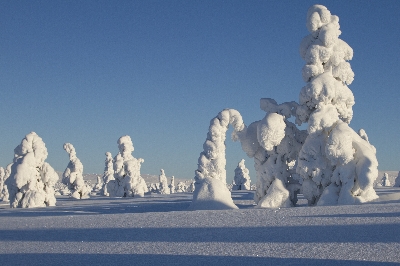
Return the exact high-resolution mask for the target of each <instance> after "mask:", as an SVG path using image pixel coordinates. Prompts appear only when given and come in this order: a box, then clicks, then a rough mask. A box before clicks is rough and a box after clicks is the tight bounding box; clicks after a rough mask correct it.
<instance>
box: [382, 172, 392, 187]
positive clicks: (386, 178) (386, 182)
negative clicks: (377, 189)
mask: <svg viewBox="0 0 400 266" xmlns="http://www.w3.org/2000/svg"><path fill="white" fill-rule="evenodd" d="M381 182H382V183H381V185H382V187H390V186H391V184H390V180H389V175H388V173H384V174H383V177H382V181H381Z"/></svg>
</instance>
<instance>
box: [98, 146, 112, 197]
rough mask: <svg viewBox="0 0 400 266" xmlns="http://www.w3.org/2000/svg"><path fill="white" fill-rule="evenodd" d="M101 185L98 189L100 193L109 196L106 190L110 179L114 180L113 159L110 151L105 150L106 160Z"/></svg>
mask: <svg viewBox="0 0 400 266" xmlns="http://www.w3.org/2000/svg"><path fill="white" fill-rule="evenodd" d="M102 179H103V187H102V189H101V191H100V194H102V195H104V196H109V193H108V191H107V184H108V183H109V182H110V181H111V180H115V178H114V161H113V158H112V155H111V153H110V152H106V160H105V167H104V173H103V177H102Z"/></svg>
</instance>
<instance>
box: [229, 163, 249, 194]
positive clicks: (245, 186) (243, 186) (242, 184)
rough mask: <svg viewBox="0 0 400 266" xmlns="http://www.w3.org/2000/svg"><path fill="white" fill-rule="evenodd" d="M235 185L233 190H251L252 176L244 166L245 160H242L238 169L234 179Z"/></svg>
mask: <svg viewBox="0 0 400 266" xmlns="http://www.w3.org/2000/svg"><path fill="white" fill-rule="evenodd" d="M233 182H234V185H233V186H232V190H250V183H251V180H250V175H249V169H247V168H246V166H245V165H244V159H242V160H241V161H240V162H239V163H238V165H237V167H236V169H235V176H234V177H233Z"/></svg>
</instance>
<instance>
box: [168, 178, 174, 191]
mask: <svg viewBox="0 0 400 266" xmlns="http://www.w3.org/2000/svg"><path fill="white" fill-rule="evenodd" d="M169 190H170V193H171V194H173V193H175V177H174V176H172V177H171V184H170V185H169Z"/></svg>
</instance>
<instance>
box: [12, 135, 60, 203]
mask: <svg viewBox="0 0 400 266" xmlns="http://www.w3.org/2000/svg"><path fill="white" fill-rule="evenodd" d="M46 158H47V148H46V146H45V143H44V142H43V140H42V139H41V138H40V137H39V136H38V135H37V134H36V133H35V132H31V133H29V134H28V135H26V136H25V138H24V139H23V140H22V141H21V144H20V145H18V146H17V147H16V148H15V149H14V160H13V163H12V164H11V165H9V167H7V168H8V169H10V174H9V177H8V178H7V180H6V185H7V187H8V192H9V200H10V206H11V207H12V208H16V207H20V208H33V207H46V206H55V204H56V198H55V196H54V184H55V183H56V182H57V180H58V175H57V173H56V172H55V171H54V169H53V168H52V167H51V166H50V164H48V163H47V162H45V160H46Z"/></svg>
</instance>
